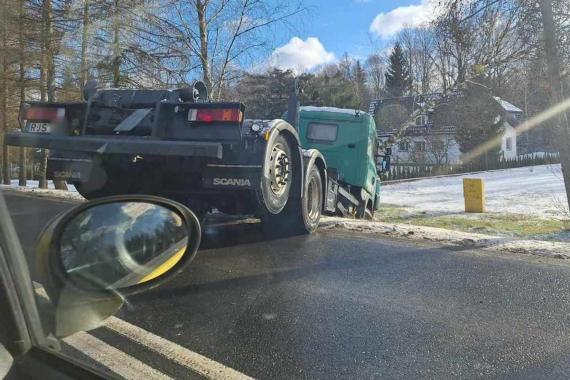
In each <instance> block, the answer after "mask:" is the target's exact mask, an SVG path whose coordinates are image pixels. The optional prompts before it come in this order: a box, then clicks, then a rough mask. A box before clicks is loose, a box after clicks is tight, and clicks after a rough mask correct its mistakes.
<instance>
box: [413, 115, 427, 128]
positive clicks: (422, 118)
mask: <svg viewBox="0 0 570 380" xmlns="http://www.w3.org/2000/svg"><path fill="white" fill-rule="evenodd" d="M427 123H428V117H427V115H420V116H418V117H416V125H418V126H422V125H426V124H427Z"/></svg>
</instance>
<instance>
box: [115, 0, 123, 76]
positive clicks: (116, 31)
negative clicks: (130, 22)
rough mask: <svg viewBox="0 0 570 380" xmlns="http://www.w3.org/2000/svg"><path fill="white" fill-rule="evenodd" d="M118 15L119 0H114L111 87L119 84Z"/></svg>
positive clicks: (119, 28) (119, 29)
mask: <svg viewBox="0 0 570 380" xmlns="http://www.w3.org/2000/svg"><path fill="white" fill-rule="evenodd" d="M119 17H120V16H119V0H115V2H114V6H113V87H119V86H120V85H121V48H120V45H119V38H120V36H119V34H120V31H121V27H120V25H121V24H120V22H119Z"/></svg>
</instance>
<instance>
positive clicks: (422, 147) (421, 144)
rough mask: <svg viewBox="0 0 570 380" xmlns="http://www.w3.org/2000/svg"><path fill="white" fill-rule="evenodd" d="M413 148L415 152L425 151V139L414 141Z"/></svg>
mask: <svg viewBox="0 0 570 380" xmlns="http://www.w3.org/2000/svg"><path fill="white" fill-rule="evenodd" d="M414 148H415V151H416V152H425V151H426V143H425V141H416V142H415V144H414Z"/></svg>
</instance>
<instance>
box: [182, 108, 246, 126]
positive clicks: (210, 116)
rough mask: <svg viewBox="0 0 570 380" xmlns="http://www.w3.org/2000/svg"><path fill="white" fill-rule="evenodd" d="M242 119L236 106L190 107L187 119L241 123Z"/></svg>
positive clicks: (205, 121) (204, 121) (241, 114)
mask: <svg viewBox="0 0 570 380" xmlns="http://www.w3.org/2000/svg"><path fill="white" fill-rule="evenodd" d="M242 120H243V113H242V112H241V110H240V109H237V108H192V109H190V111H189V112H188V121H199V122H203V123H213V122H236V123H241V122H242Z"/></svg>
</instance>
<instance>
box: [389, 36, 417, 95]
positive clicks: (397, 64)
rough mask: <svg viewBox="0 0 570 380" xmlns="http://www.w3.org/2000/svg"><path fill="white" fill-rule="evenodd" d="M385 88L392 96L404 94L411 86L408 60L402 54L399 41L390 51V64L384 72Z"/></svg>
mask: <svg viewBox="0 0 570 380" xmlns="http://www.w3.org/2000/svg"><path fill="white" fill-rule="evenodd" d="M385 76H386V90H387V91H388V93H389V94H390V95H391V96H393V97H399V96H404V95H406V94H408V93H409V91H410V90H411V88H412V78H411V76H410V69H409V64H408V60H407V59H406V57H405V55H404V51H403V50H402V46H401V45H400V44H399V43H396V45H394V48H393V49H392V53H390V66H389V67H388V71H387V72H386V74H385Z"/></svg>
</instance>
